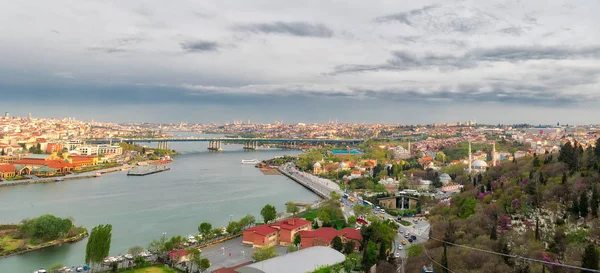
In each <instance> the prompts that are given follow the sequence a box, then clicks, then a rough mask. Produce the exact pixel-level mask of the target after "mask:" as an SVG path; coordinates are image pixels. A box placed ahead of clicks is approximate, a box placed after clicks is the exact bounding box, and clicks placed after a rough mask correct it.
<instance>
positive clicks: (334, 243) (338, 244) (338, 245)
mask: <svg viewBox="0 0 600 273" xmlns="http://www.w3.org/2000/svg"><path fill="white" fill-rule="evenodd" d="M331 247H332V248H333V249H335V250H337V251H342V249H343V248H344V243H342V238H340V237H339V236H335V237H333V240H331Z"/></svg>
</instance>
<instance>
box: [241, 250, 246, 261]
mask: <svg viewBox="0 0 600 273" xmlns="http://www.w3.org/2000/svg"><path fill="white" fill-rule="evenodd" d="M245 256H246V253H245V252H244V251H243V250H242V260H243V259H244V257H245Z"/></svg>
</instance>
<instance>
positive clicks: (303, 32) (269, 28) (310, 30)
mask: <svg viewBox="0 0 600 273" xmlns="http://www.w3.org/2000/svg"><path fill="white" fill-rule="evenodd" d="M234 29H235V30H238V31H250V32H253V33H265V34H271V33H275V34H287V35H293V36H304V37H320V38H329V37H332V36H333V30H331V29H330V28H328V27H327V26H325V25H323V24H310V23H306V22H272V23H262V24H245V25H238V26H235V27H234Z"/></svg>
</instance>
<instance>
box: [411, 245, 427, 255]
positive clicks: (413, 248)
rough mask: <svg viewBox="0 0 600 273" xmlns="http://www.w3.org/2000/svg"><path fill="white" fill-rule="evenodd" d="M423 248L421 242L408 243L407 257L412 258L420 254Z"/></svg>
mask: <svg viewBox="0 0 600 273" xmlns="http://www.w3.org/2000/svg"><path fill="white" fill-rule="evenodd" d="M423 250H424V248H423V245H421V244H413V245H410V246H409V247H408V257H409V258H412V257H417V256H420V255H421V253H423Z"/></svg>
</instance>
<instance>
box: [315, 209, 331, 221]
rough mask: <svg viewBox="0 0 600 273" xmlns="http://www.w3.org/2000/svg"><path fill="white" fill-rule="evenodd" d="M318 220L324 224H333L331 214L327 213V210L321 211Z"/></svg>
mask: <svg viewBox="0 0 600 273" xmlns="http://www.w3.org/2000/svg"><path fill="white" fill-rule="evenodd" d="M317 218H319V220H321V221H322V222H323V223H329V222H331V218H330V216H329V213H327V211H326V210H324V209H322V210H321V211H319V214H317Z"/></svg>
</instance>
